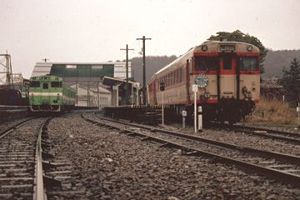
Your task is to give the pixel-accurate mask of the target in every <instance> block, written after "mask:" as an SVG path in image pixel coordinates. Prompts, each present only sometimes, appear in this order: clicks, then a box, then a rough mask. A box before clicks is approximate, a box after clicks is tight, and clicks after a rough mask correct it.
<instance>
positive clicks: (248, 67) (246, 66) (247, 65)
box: [239, 56, 259, 71]
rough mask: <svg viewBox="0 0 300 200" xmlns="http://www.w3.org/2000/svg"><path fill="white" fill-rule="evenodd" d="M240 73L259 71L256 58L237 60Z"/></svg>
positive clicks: (245, 57) (244, 57)
mask: <svg viewBox="0 0 300 200" xmlns="http://www.w3.org/2000/svg"><path fill="white" fill-rule="evenodd" d="M239 67H240V71H257V70H259V64H258V58H257V57H253V56H243V57H240V58H239Z"/></svg>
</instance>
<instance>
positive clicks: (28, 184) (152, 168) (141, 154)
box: [0, 111, 300, 200]
mask: <svg viewBox="0 0 300 200" xmlns="http://www.w3.org/2000/svg"><path fill="white" fill-rule="evenodd" d="M214 127H216V126H214ZM268 128H271V127H268ZM191 129H192V128H189V127H188V128H186V129H181V128H174V127H170V126H164V127H161V126H149V125H143V124H141V123H139V124H135V123H133V122H131V123H129V122H128V121H125V120H116V119H111V118H106V117H104V116H103V114H102V113H101V112H92V111H89V112H87V111H73V112H71V113H65V114H60V115H52V116H43V117H41V116H34V117H27V118H22V119H18V120H10V121H7V122H3V123H2V124H1V126H0V130H1V136H0V143H1V145H0V150H1V154H0V159H1V162H0V198H1V199H42V197H45V196H46V197H47V199H166V200H183V199H184V200H187V199H195V200H196V199H300V189H299V188H300V146H299V144H300V143H299V140H300V134H299V132H296V131H295V130H294V131H291V130H289V132H287V131H286V130H280V131H278V130H275V131H274V130H273V132H272V131H267V130H262V129H259V130H258V129H255V130H254V128H249V127H248V128H245V127H241V126H236V127H231V128H229V127H218V128H208V129H205V130H204V131H203V132H199V133H197V134H195V133H193V130H191ZM41 170H43V171H41Z"/></svg>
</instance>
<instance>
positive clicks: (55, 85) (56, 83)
mask: <svg viewBox="0 0 300 200" xmlns="http://www.w3.org/2000/svg"><path fill="white" fill-rule="evenodd" d="M61 87H62V82H60V81H52V82H51V88H61Z"/></svg>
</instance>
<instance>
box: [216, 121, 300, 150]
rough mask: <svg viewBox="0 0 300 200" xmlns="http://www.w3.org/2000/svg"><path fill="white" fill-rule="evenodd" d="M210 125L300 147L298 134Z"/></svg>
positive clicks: (238, 126)
mask: <svg viewBox="0 0 300 200" xmlns="http://www.w3.org/2000/svg"><path fill="white" fill-rule="evenodd" d="M210 124H215V125H217V126H218V127H219V128H220V127H221V128H227V129H229V130H232V131H236V132H242V133H246V134H249V135H256V136H260V137H264V138H271V139H276V140H281V141H285V142H290V143H294V144H297V145H300V133H299V134H298V133H293V132H287V131H278V130H272V129H267V128H259V127H250V126H243V125H226V124H220V123H216V122H210Z"/></svg>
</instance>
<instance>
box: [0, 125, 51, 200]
mask: <svg viewBox="0 0 300 200" xmlns="http://www.w3.org/2000/svg"><path fill="white" fill-rule="evenodd" d="M49 120H50V119H47V120H45V119H44V120H42V123H40V125H39V128H38V131H37V133H29V132H27V133H24V134H23V133H22V132H19V130H18V128H20V127H21V126H23V125H26V124H27V122H28V121H29V120H24V121H22V122H20V123H18V124H16V125H15V126H13V127H10V128H8V129H7V130H6V131H4V132H2V133H1V140H0V160H1V162H0V163H1V164H0V198H1V199H43V197H44V191H43V188H44V187H43V178H42V177H41V176H42V173H43V172H42V171H41V170H42V164H41V163H42V159H41V157H40V154H41V151H42V149H41V139H40V138H41V134H42V129H43V127H44V126H46V124H47V122H48V121H49ZM37 137H38V138H39V139H37Z"/></svg>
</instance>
